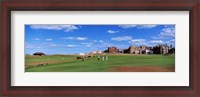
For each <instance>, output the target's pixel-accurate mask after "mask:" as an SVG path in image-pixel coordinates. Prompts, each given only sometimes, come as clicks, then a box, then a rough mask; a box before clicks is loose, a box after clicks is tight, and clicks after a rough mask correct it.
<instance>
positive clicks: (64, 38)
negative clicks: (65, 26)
mask: <svg viewBox="0 0 200 97" xmlns="http://www.w3.org/2000/svg"><path fill="white" fill-rule="evenodd" d="M60 39H62V40H81V41H82V40H87V39H88V38H87V37H61V38H60Z"/></svg>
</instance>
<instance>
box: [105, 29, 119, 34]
mask: <svg viewBox="0 0 200 97" xmlns="http://www.w3.org/2000/svg"><path fill="white" fill-rule="evenodd" d="M107 32H108V33H109V34H115V33H117V32H119V31H114V30H108V31H107Z"/></svg>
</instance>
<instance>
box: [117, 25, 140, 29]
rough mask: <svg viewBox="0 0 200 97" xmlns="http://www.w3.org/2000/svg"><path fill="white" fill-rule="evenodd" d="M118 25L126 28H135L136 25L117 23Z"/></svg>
mask: <svg viewBox="0 0 200 97" xmlns="http://www.w3.org/2000/svg"><path fill="white" fill-rule="evenodd" d="M119 27H121V28H124V29H127V28H135V27H137V25H119Z"/></svg>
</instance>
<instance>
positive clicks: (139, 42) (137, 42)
mask: <svg viewBox="0 0 200 97" xmlns="http://www.w3.org/2000/svg"><path fill="white" fill-rule="evenodd" d="M129 43H131V44H132V45H137V46H139V45H147V42H146V40H145V39H133V40H131V41H129Z"/></svg>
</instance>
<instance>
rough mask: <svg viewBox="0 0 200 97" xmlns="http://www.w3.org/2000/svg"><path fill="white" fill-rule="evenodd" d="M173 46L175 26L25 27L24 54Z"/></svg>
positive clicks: (60, 25) (47, 25)
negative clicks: (111, 47)
mask: <svg viewBox="0 0 200 97" xmlns="http://www.w3.org/2000/svg"><path fill="white" fill-rule="evenodd" d="M166 43H167V44H168V45H171V44H172V45H173V46H175V25H153V24H152V25H64V24H59V25H49V24H42V25H25V53H26V54H33V53H35V52H44V53H45V54H74V53H86V52H91V51H96V50H106V49H107V48H108V47H109V46H116V47H117V48H121V49H126V48H128V47H129V46H131V45H133V46H142V45H146V46H155V45H157V44H166Z"/></svg>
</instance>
